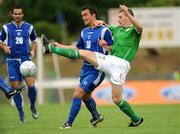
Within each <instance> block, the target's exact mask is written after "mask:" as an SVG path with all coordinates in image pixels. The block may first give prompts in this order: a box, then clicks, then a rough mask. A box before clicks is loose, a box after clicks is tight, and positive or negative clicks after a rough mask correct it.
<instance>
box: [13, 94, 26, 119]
mask: <svg viewBox="0 0 180 134" xmlns="http://www.w3.org/2000/svg"><path fill="white" fill-rule="evenodd" d="M13 99H14V102H15V104H16V107H17V110H18V112H19V115H20V116H24V112H23V108H22V97H21V94H20V93H18V94H16V95H14V96H13Z"/></svg>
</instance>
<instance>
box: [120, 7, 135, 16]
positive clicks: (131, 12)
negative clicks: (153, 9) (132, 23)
mask: <svg viewBox="0 0 180 134" xmlns="http://www.w3.org/2000/svg"><path fill="white" fill-rule="evenodd" d="M122 11H123V10H122V9H120V10H119V12H120V13H121V12H122ZM128 12H129V14H130V15H132V16H134V13H133V11H132V9H130V8H128Z"/></svg>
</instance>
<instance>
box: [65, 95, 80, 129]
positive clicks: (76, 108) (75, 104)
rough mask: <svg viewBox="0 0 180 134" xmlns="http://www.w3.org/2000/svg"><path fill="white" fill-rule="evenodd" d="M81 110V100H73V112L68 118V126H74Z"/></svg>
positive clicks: (71, 111)
mask: <svg viewBox="0 0 180 134" xmlns="http://www.w3.org/2000/svg"><path fill="white" fill-rule="evenodd" d="M80 109H81V99H79V98H73V101H72V105H71V110H70V113H69V117H68V124H69V125H71V126H72V123H73V121H74V119H75V118H76V116H77V114H78V113H79V110H80Z"/></svg>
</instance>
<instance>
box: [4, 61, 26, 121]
mask: <svg viewBox="0 0 180 134" xmlns="http://www.w3.org/2000/svg"><path fill="white" fill-rule="evenodd" d="M19 66H20V63H19V60H7V67H8V77H9V81H10V85H11V87H12V88H13V89H17V88H18V87H19V85H20V82H21V80H22V78H21V74H20V72H19ZM13 99H14V102H15V104H16V107H17V110H18V112H19V118H20V121H21V122H22V123H24V122H25V115H24V111H23V107H22V97H21V94H20V93H18V94H16V95H14V96H13Z"/></svg>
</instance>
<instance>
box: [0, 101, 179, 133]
mask: <svg viewBox="0 0 180 134" xmlns="http://www.w3.org/2000/svg"><path fill="white" fill-rule="evenodd" d="M69 107H70V105H59V104H49V105H45V106H39V107H38V111H39V113H40V118H39V119H38V120H34V119H32V117H31V113H30V111H29V108H28V107H27V105H26V107H25V113H26V119H27V122H26V123H25V124H20V123H19V119H18V116H17V111H16V109H15V108H14V107H11V106H9V105H0V134H179V133H180V105H147V106H134V109H135V110H136V111H137V112H138V113H139V114H140V115H141V116H143V117H144V119H145V121H144V123H143V124H142V125H140V126H139V127H136V128H128V127H127V125H128V122H129V119H128V118H127V116H126V115H125V114H123V113H122V112H120V110H119V109H118V108H117V107H116V106H114V105H113V106H98V110H99V111H100V113H102V114H103V115H104V116H105V120H104V122H103V123H102V124H99V126H98V127H97V128H89V119H90V117H91V116H90V114H89V112H88V111H87V110H86V108H85V107H84V106H83V107H82V109H81V111H80V113H79V115H78V117H77V118H76V120H75V122H74V125H73V128H72V129H70V130H60V129H59V128H58V127H59V126H60V125H62V124H63V123H64V121H66V119H67V116H68V113H69Z"/></svg>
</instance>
